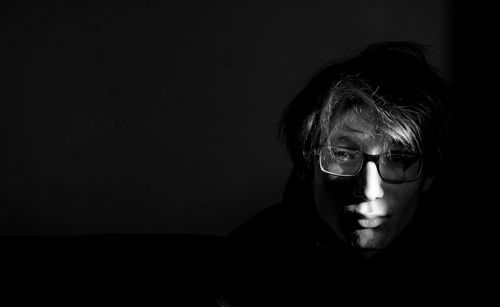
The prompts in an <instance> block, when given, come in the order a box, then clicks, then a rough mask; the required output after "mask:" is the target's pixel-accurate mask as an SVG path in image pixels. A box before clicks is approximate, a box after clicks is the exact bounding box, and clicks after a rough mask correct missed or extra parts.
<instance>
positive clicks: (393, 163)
mask: <svg viewBox="0 0 500 307" xmlns="http://www.w3.org/2000/svg"><path fill="white" fill-rule="evenodd" d="M421 169H422V159H421V158H420V156H419V155H418V154H415V153H390V152H389V153H387V154H384V155H382V156H381V157H380V160H379V171H380V176H381V177H382V178H383V179H386V180H394V181H412V180H415V179H417V178H418V176H420V171H421Z"/></svg>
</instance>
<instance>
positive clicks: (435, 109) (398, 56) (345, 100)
mask: <svg viewBox="0 0 500 307" xmlns="http://www.w3.org/2000/svg"><path fill="white" fill-rule="evenodd" d="M426 54H427V51H426V48H424V47H423V46H422V45H419V44H417V43H414V42H381V43H376V44H373V45H370V46H368V47H367V48H365V49H364V50H362V51H361V52H359V53H358V54H356V55H355V56H352V57H350V58H348V59H346V60H343V61H341V62H335V63H329V64H328V65H326V67H324V68H323V69H321V70H320V71H319V72H318V73H316V74H315V75H314V76H313V77H312V78H311V79H310V80H309V82H308V83H307V84H306V86H305V87H304V88H303V89H302V90H301V91H300V92H299V93H298V94H297V95H296V96H295V98H294V99H293V100H292V101H291V103H290V104H289V105H288V106H287V108H286V109H285V111H284V113H283V115H282V118H281V122H280V136H281V138H282V140H283V142H284V143H285V145H286V147H287V150H288V153H289V155H290V157H291V159H292V161H293V164H294V167H295V169H296V170H297V171H299V173H300V174H302V175H306V174H307V173H309V172H310V171H311V170H312V169H313V165H314V161H315V160H314V159H313V158H314V156H315V155H314V153H315V151H316V149H318V148H319V147H320V146H323V145H325V142H326V141H327V139H328V135H329V133H330V131H331V130H332V128H334V127H335V126H337V125H339V124H340V122H339V121H338V120H337V119H336V118H335V117H334V116H335V115H336V114H338V113H339V112H348V113H352V112H354V113H356V114H358V115H360V116H363V117H364V118H366V119H367V120H369V121H370V122H373V123H375V124H376V127H377V129H378V130H379V131H380V132H381V133H383V134H384V135H386V136H388V137H390V138H391V139H392V140H393V141H394V142H397V143H400V144H402V145H404V146H406V147H408V148H411V149H413V150H415V151H418V152H420V153H422V154H423V155H424V159H425V165H426V166H425V172H426V173H425V174H426V175H429V174H432V173H434V172H435V171H436V169H437V166H438V165H439V162H440V161H441V160H442V159H443V152H442V151H443V145H442V140H443V137H444V134H445V132H446V117H447V110H446V107H445V106H446V104H447V100H448V97H449V89H448V84H447V82H446V81H445V80H444V78H443V77H442V76H441V75H440V74H439V72H438V71H437V70H436V69H435V68H434V67H432V66H431V65H430V64H429V63H428V62H427V59H426Z"/></svg>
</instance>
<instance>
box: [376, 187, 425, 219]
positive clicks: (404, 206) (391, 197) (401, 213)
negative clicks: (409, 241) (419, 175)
mask: <svg viewBox="0 0 500 307" xmlns="http://www.w3.org/2000/svg"><path fill="white" fill-rule="evenodd" d="M419 195H420V184H419V183H418V182H411V183H404V184H400V185H388V186H387V187H385V189H384V200H385V203H386V204H387V206H388V207H389V211H390V212H391V214H392V215H393V216H395V217H397V220H399V221H400V222H402V223H404V224H407V223H408V222H409V221H410V220H411V219H412V218H413V216H414V214H415V210H416V207H417V204H418V200H419Z"/></svg>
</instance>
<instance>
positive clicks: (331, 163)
mask: <svg viewBox="0 0 500 307" xmlns="http://www.w3.org/2000/svg"><path fill="white" fill-rule="evenodd" d="M319 164H320V167H321V170H322V171H324V172H326V173H329V174H333V175H338V176H353V175H356V174H357V173H358V171H359V168H360V167H361V166H362V164H363V155H362V154H361V152H359V151H356V150H351V149H347V148H342V147H324V148H323V149H322V150H321V152H320V160H319Z"/></svg>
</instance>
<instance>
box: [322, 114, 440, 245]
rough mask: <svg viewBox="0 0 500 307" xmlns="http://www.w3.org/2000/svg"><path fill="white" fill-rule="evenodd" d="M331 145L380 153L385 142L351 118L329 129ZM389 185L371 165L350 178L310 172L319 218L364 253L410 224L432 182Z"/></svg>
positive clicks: (369, 125)
mask: <svg viewBox="0 0 500 307" xmlns="http://www.w3.org/2000/svg"><path fill="white" fill-rule="evenodd" d="M330 143H331V145H332V146H333V145H335V146H343V147H348V148H353V149H357V150H359V151H362V152H364V153H367V154H370V155H380V154H381V153H383V152H385V151H386V150H387V147H388V145H389V144H388V142H387V141H386V140H385V139H384V138H383V137H382V136H377V135H374V126H373V125H372V124H370V123H368V122H366V121H364V120H363V119H361V118H359V117H357V116H355V115H354V116H352V118H351V119H350V120H348V121H347V122H346V123H345V124H343V125H342V126H341V127H339V128H337V129H335V130H333V131H331V134H330ZM427 181H428V184H427V183H426V184H423V182H422V179H418V180H416V181H412V182H404V183H388V182H385V181H383V180H382V179H381V178H380V175H379V173H378V171H377V166H376V165H375V163H374V162H367V163H365V164H364V167H363V169H362V170H361V172H360V173H359V174H358V175H357V176H354V177H339V176H335V175H331V174H327V173H324V172H322V171H321V169H320V167H319V165H317V166H316V167H315V170H314V185H313V186H314V198H315V202H316V208H317V210H318V213H319V215H320V217H321V219H322V220H323V221H324V222H325V223H326V224H327V225H328V226H329V227H330V228H331V230H332V231H333V233H334V234H335V235H336V236H337V237H338V238H340V239H341V240H342V241H344V242H345V243H348V244H349V245H351V246H353V247H356V248H361V249H363V250H365V251H376V250H379V249H382V248H385V247H387V246H388V245H389V244H390V243H391V242H392V241H393V240H394V239H395V238H396V237H397V236H398V234H399V233H400V232H401V231H402V230H403V229H404V228H405V227H406V226H407V225H408V224H409V223H410V221H411V220H412V218H413V216H414V213H415V209H416V206H417V203H418V199H419V195H420V193H422V192H423V190H424V189H427V187H428V186H429V185H430V182H431V181H432V180H427Z"/></svg>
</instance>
